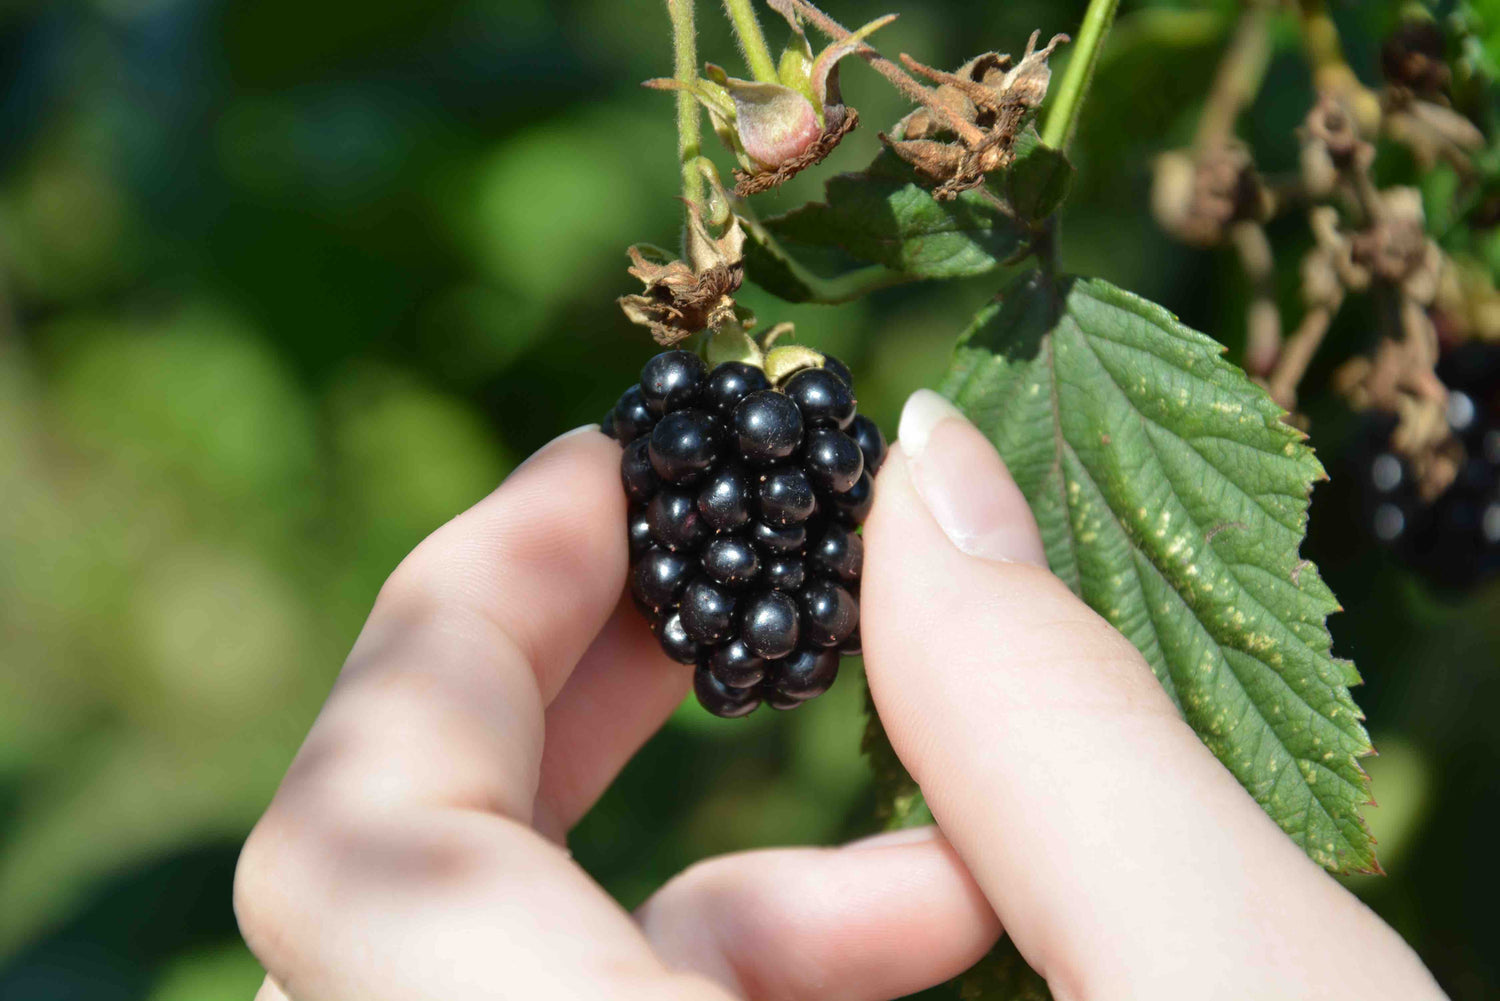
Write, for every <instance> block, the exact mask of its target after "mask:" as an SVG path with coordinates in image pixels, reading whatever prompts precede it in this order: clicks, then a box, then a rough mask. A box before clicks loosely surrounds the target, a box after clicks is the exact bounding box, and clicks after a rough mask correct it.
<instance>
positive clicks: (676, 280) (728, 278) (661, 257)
mask: <svg viewBox="0 0 1500 1001" xmlns="http://www.w3.org/2000/svg"><path fill="white" fill-rule="evenodd" d="M688 236H689V243H690V244H691V246H692V247H693V250H694V253H693V259H694V261H695V262H696V263H697V264H698V268H697V269H696V270H695V269H694V268H693V267H691V266H689V265H688V264H686V263H685V262H683V261H680V260H673V259H669V258H670V255H668V254H666V253H665V252H664V251H661V250H660V249H658V248H655V247H647V246H640V245H638V246H633V247H631V248H629V250H628V251H627V253H629V255H630V261H631V266H630V267H629V268H628V269H627V270H628V271H629V272H630V274H632V275H633V276H635V277H636V278H639V279H640V280H641V282H642V283H643V284H644V285H645V286H646V287H645V291H644V292H642V293H641V294H639V295H625V296H621V297H620V298H619V300H618V301H619V303H620V308H621V309H622V310H624V312H625V315H626V317H628V318H629V319H630V322H632V323H636V324H639V325H641V326H643V327H647V328H649V329H650V331H651V336H652V337H653V338H654V339H655V340H656V343H658V344H660V345H662V346H663V347H671V346H672V345H674V344H676V343H678V342H679V341H682V340H685V339H686V338H688V337H690V336H692V335H693V334H695V333H697V332H698V331H700V330H717V329H718V328H719V327H720V326H722V325H723V324H725V323H726V322H728V321H729V320H731V319H733V318H734V308H735V305H734V293H735V292H736V291H737V290H738V289H739V287H740V283H741V282H743V281H744V279H745V255H744V246H745V232H744V230H742V229H741V228H740V223H739V219H737V218H734V219H732V220H731V221H730V223H729V226H728V228H727V229H726V230H725V231H724V233H723V235H722V236H719V237H717V238H715V237H713V236H711V235H710V234H709V232H708V229H707V227H706V226H705V225H704V223H703V217H702V214H701V213H700V212H699V211H698V208H697V206H695V205H692V204H689V205H688Z"/></svg>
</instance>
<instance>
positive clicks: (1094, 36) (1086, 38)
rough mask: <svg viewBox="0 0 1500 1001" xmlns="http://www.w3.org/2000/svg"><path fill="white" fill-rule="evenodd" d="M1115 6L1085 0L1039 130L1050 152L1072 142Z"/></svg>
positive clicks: (1115, 2)
mask: <svg viewBox="0 0 1500 1001" xmlns="http://www.w3.org/2000/svg"><path fill="white" fill-rule="evenodd" d="M1119 6H1120V0H1089V9H1088V11H1087V12H1085V13H1084V15H1083V27H1082V28H1080V29H1079V30H1078V44H1077V45H1076V46H1075V47H1074V49H1073V54H1072V56H1071V57H1070V58H1069V59H1068V68H1067V70H1066V71H1065V72H1064V74H1063V79H1062V83H1061V84H1060V85H1059V86H1058V88H1057V97H1056V98H1054V99H1053V102H1052V110H1051V111H1050V112H1048V113H1047V125H1046V127H1045V128H1044V129H1043V130H1042V142H1043V143H1045V144H1047V145H1048V146H1051V147H1052V148H1053V149H1059V150H1063V151H1066V150H1067V148H1068V144H1069V143H1071V142H1072V141H1073V133H1074V132H1075V131H1076V130H1077V128H1078V114H1079V112H1080V111H1082V110H1083V98H1084V96H1085V95H1086V94H1087V93H1088V89H1089V83H1090V82H1091V81H1092V80H1093V78H1094V64H1095V63H1097V62H1098V61H1099V52H1100V50H1101V49H1103V48H1104V36H1105V35H1106V34H1108V33H1109V26H1110V25H1111V24H1112V23H1113V22H1114V19H1115V10H1116V8H1118V7H1119Z"/></svg>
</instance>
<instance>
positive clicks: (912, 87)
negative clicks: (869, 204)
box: [785, 0, 984, 144]
mask: <svg viewBox="0 0 1500 1001" xmlns="http://www.w3.org/2000/svg"><path fill="white" fill-rule="evenodd" d="M785 2H786V4H787V5H788V6H789V7H791V8H792V9H793V10H795V11H796V12H797V13H798V14H800V15H802V16H803V17H805V18H807V21H808V23H809V24H811V25H812V26H813V27H814V28H817V29H818V30H819V31H821V32H822V33H823V34H825V35H827V36H828V37H829V38H831V39H833V40H834V41H835V42H842V41H845V40H846V39H848V38H849V36H850V35H852V34H853V32H852V31H850V30H849V29H848V28H846V27H844V26H843V25H842V24H839V23H838V22H837V21H835V20H834V19H833V18H831V17H829V16H828V15H827V14H825V13H823V12H822V11H821V10H819V9H818V8H816V7H814V6H813V5H812V4H810V3H808V2H807V0H785ZM853 52H854V54H855V55H857V56H859V57H860V58H861V59H863V60H864V61H865V62H867V63H869V64H870V68H871V69H873V70H875V72H877V73H879V74H880V75H881V76H883V77H885V78H886V79H887V80H889V81H890V82H891V83H892V84H893V85H894V86H895V88H896V89H897V90H899V91H900V92H901V93H902V94H905V95H906V97H907V99H909V100H911V101H912V102H914V103H916V104H920V105H922V107H924V108H927V109H928V110H930V111H931V112H932V113H933V114H935V115H937V116H938V119H939V120H940V121H941V122H942V123H943V124H944V125H945V126H947V127H948V128H949V129H951V130H952V131H953V132H954V134H956V135H958V136H960V137H961V138H963V139H964V140H965V141H966V142H969V143H971V144H974V143H979V142H982V141H983V140H984V134H983V133H982V132H980V131H979V130H978V129H977V128H975V127H974V126H973V125H972V124H970V123H969V122H966V121H964V120H963V119H962V118H959V117H958V116H957V115H955V114H953V112H952V111H951V110H949V108H948V106H947V105H945V104H943V103H942V102H941V101H938V100H937V99H936V98H934V96H933V93H932V91H931V90H929V89H928V88H926V87H924V86H922V85H921V84H920V83H918V82H917V80H916V79H915V78H914V77H912V75H911V74H909V73H907V72H906V71H905V70H904V69H902V68H901V67H900V66H897V65H896V64H895V63H893V62H891V61H890V60H889V59H887V58H886V57H885V56H883V55H881V54H880V53H879V52H878V51H877V50H876V49H875V47H874V46H872V45H868V44H866V43H864V42H860V43H859V45H858V47H856V48H855V49H854V50H853Z"/></svg>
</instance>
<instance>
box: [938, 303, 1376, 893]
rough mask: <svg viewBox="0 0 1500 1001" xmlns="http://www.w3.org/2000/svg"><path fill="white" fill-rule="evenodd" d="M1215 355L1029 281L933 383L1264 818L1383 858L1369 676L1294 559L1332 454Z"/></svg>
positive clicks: (1314, 852)
mask: <svg viewBox="0 0 1500 1001" xmlns="http://www.w3.org/2000/svg"><path fill="white" fill-rule="evenodd" d="M1222 351H1223V348H1222V347H1221V346H1220V345H1219V344H1218V342H1216V341H1214V340H1213V339H1212V338H1209V337H1207V336H1205V335H1203V334H1200V333H1197V332H1196V331H1193V330H1190V329H1188V328H1187V327H1185V326H1183V325H1182V324H1180V323H1178V322H1177V320H1176V318H1175V317H1173V316H1172V315H1171V314H1170V313H1168V312H1167V311H1166V310H1164V309H1162V308H1161V307H1159V306H1156V305H1153V304H1152V303H1149V302H1146V301H1145V300H1143V299H1140V298H1138V297H1136V296H1133V295H1130V294H1129V293H1127V292H1123V291H1121V290H1119V289H1117V288H1115V287H1113V286H1111V285H1109V284H1108V283H1106V282H1102V281H1098V280H1093V279H1073V278H1069V279H1063V280H1061V281H1059V282H1058V283H1056V284H1053V283H1052V282H1049V281H1048V280H1047V279H1046V278H1044V277H1043V276H1041V275H1040V274H1033V275H1030V276H1028V277H1026V278H1023V279H1021V280H1019V281H1018V282H1017V283H1016V284H1015V285H1013V286H1012V288H1011V289H1010V290H1009V291H1007V292H1006V293H1005V295H1004V296H1003V297H1002V298H1001V300H1000V301H998V302H996V303H994V304H991V305H990V306H987V307H986V308H985V309H984V310H982V311H981V312H980V313H979V315H978V316H977V317H976V318H975V320H974V323H973V325H972V326H971V327H970V328H969V330H968V331H967V332H965V334H964V335H963V337H962V338H961V340H960V343H959V347H958V350H957V352H956V355H955V358H954V363H953V367H952V369H951V370H950V372H949V375H948V378H947V381H946V383H945V385H944V392H945V393H946V394H947V395H948V396H949V397H951V398H952V399H953V400H954V401H955V402H956V403H957V404H958V406H959V407H961V408H962V409H963V410H964V412H965V413H967V414H968V416H969V417H970V418H972V419H973V420H974V422H975V423H976V424H977V425H978V426H979V427H980V429H981V430H983V431H984V433H985V434H986V435H987V436H988V437H989V438H990V439H991V440H992V441H993V442H994V443H995V445H996V447H997V448H998V449H999V450H1000V453H1001V455H1002V456H1004V458H1005V460H1006V463H1007V464H1008V465H1009V467H1010V470H1011V473H1012V474H1013V475H1014V476H1015V479H1016V482H1017V483H1018V484H1019V485H1020V487H1021V490H1022V491H1023V492H1024V493H1025V495H1026V498H1027V500H1028V502H1029V503H1030V504H1031V507H1032V510H1033V512H1034V513H1035V515H1036V519H1037V524H1038V526H1039V527H1040V529H1041V532H1042V538H1043V541H1044V542H1045V544H1046V547H1047V558H1048V561H1049V563H1051V565H1052V569H1053V570H1054V571H1055V572H1056V573H1057V574H1058V575H1059V576H1060V577H1062V579H1063V580H1064V581H1066V582H1067V583H1068V585H1069V586H1070V587H1072V588H1073V590H1074V591H1076V592H1078V594H1080V595H1081V596H1082V597H1083V599H1084V600H1085V601H1087V602H1088V603H1089V605H1090V606H1092V607H1093V608H1094V609H1095V610H1096V611H1098V612H1099V613H1100V614H1101V615H1103V616H1104V617H1105V618H1106V619H1107V620H1109V622H1110V623H1111V624H1112V625H1114V626H1115V627H1116V628H1117V629H1119V630H1120V631H1121V632H1122V633H1124V634H1125V635H1126V636H1128V637H1129V638H1130V639H1131V641H1132V642H1133V643H1135V645H1136V647H1137V648H1138V649H1139V650H1140V651H1141V653H1142V654H1143V655H1144V656H1145V657H1146V659H1147V661H1149V662H1150V664H1151V667H1152V669H1153V670H1154V671H1155V672H1156V675H1157V678H1158V679H1159V680H1160V681H1161V683H1162V685H1163V686H1164V687H1165V688H1166V690H1167V692H1168V693H1169V694H1170V695H1171V696H1172V698H1173V700H1174V701H1175V702H1176V703H1177V705H1178V707H1179V708H1180V709H1181V710H1182V712H1183V715H1184V717H1185V718H1186V719H1187V721H1188V722H1189V723H1191V724H1192V726H1193V728H1194V729H1195V730H1196V731H1197V732H1198V734H1199V736H1200V737H1201V738H1202V739H1203V741H1204V743H1205V744H1207V745H1208V747H1209V748H1210V749H1211V750H1212V751H1213V752H1214V754H1215V755H1217V756H1218V758H1219V760H1220V761H1222V762H1223V763H1224V765H1225V767H1227V768H1228V769H1229V770H1230V771H1231V772H1232V773H1233V774H1234V776H1235V777H1236V778H1237V779H1239V781H1240V782H1241V784H1243V785H1244V786H1245V788H1246V789H1248V790H1249V791H1250V794H1251V795H1252V796H1254V797H1255V799H1256V801H1257V802H1258V803H1260V804H1261V806H1262V807H1263V808H1265V810H1266V812H1267V813H1268V814H1270V815H1271V817H1272V819H1274V820H1275V821H1276V822H1277V823H1278V824H1279V825H1281V828H1282V830H1284V831H1286V833H1287V834H1288V835H1289V836H1290V837H1291V838H1292V839H1293V840H1294V841H1296V842H1297V844H1299V845H1300V846H1301V847H1302V848H1303V850H1305V851H1306V852H1307V854H1308V855H1309V856H1311V857H1312V858H1313V860H1314V861H1316V862H1318V863H1319V864H1320V865H1322V866H1324V867H1326V868H1328V869H1330V870H1333V871H1335V872H1365V871H1378V868H1379V865H1378V863H1377V862H1376V859H1375V853H1374V847H1373V843H1372V841H1371V838H1370V835H1369V831H1368V830H1367V828H1366V827H1365V824H1364V821H1363V819H1362V818H1361V816H1360V807H1361V805H1362V804H1364V803H1366V802H1367V801H1368V800H1369V798H1370V794H1369V788H1368V787H1369V781H1368V779H1367V777H1366V776H1365V773H1364V771H1363V770H1362V769H1361V768H1360V766H1359V762H1358V758H1360V757H1361V756H1363V755H1366V754H1369V753H1370V750H1371V749H1370V741H1369V737H1368V736H1367V735H1366V733H1365V729H1364V726H1363V725H1362V723H1361V720H1362V719H1363V716H1362V714H1361V713H1360V711H1359V708H1358V707H1357V706H1356V705H1355V704H1354V700H1353V698H1352V697H1351V696H1350V694H1349V686H1350V685H1353V684H1357V683H1358V682H1359V675H1358V674H1357V672H1356V671H1355V670H1354V667H1353V665H1352V664H1350V663H1348V662H1347V661H1340V660H1336V659H1334V657H1333V656H1332V655H1331V653H1330V648H1331V646H1332V641H1331V639H1330V637H1329V635H1328V630H1327V627H1326V625H1325V620H1326V618H1327V616H1328V614H1329V613H1331V612H1334V611H1337V610H1338V604H1337V602H1336V601H1335V599H1334V597H1333V594H1332V592H1330V591H1329V590H1328V588H1327V586H1325V585H1324V583H1323V581H1322V579H1321V578H1320V577H1319V576H1318V571H1317V568H1316V567H1314V566H1313V565H1312V564H1311V563H1309V562H1308V561H1306V560H1304V559H1302V558H1301V557H1300V555H1299V553H1298V550H1299V548H1300V546H1301V544H1302V538H1303V534H1304V532H1305V530H1306V523H1307V504H1308V495H1309V493H1310V492H1311V489H1312V485H1313V483H1314V482H1315V481H1317V480H1319V479H1322V478H1323V475H1324V474H1323V468H1322V466H1321V465H1320V464H1319V463H1318V460H1317V459H1316V458H1315V457H1314V456H1313V453H1312V450H1311V449H1310V448H1309V447H1308V446H1307V445H1306V444H1305V443H1304V438H1305V436H1304V435H1303V434H1302V433H1301V432H1299V431H1297V430H1295V429H1293V428H1291V427H1289V426H1288V425H1286V424H1285V423H1283V422H1282V420H1281V418H1282V416H1283V412H1282V410H1281V409H1280V408H1279V407H1277V406H1276V404H1275V403H1273V402H1272V401H1271V399H1270V397H1269V396H1268V395H1266V393H1265V392H1264V391H1262V390H1261V389H1260V388H1258V387H1257V386H1255V385H1254V384H1253V383H1251V382H1250V380H1249V379H1248V378H1246V376H1245V374H1244V373H1243V372H1241V371H1240V370H1239V369H1238V368H1236V367H1234V366H1233V365H1231V364H1229V363H1228V362H1227V361H1225V360H1224V359H1223V358H1222V357H1221V354H1222Z"/></svg>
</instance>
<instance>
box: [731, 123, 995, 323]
mask: <svg viewBox="0 0 1500 1001" xmlns="http://www.w3.org/2000/svg"><path fill="white" fill-rule="evenodd" d="M761 226H763V227H764V230H765V233H767V234H769V235H770V237H771V238H772V239H773V240H774V242H772V241H768V240H766V239H765V238H764V235H763V234H761V233H758V232H757V230H756V228H752V229H751V231H750V236H751V240H750V241H749V242H748V243H747V244H746V247H745V268H746V272H747V273H748V274H749V276H750V278H751V280H752V281H754V282H756V283H757V284H758V285H760V286H761V287H762V288H764V289H766V290H767V291H769V292H772V293H774V294H775V295H778V296H780V297H782V298H783V299H786V300H788V301H789V302H808V301H826V300H827V298H828V297H827V296H826V295H824V294H823V293H822V291H821V289H820V287H819V284H818V283H817V281H816V278H817V277H822V276H814V280H812V281H809V279H808V277H807V276H806V275H802V274H799V273H798V269H796V268H793V267H789V266H788V265H787V263H786V256H787V254H788V252H789V253H790V254H791V255H792V256H793V257H794V258H796V259H801V260H820V261H822V262H826V263H827V264H828V265H830V266H831V267H832V268H834V269H836V270H835V272H834V273H835V275H848V274H850V273H851V271H852V270H853V269H852V268H850V266H849V262H850V261H851V260H852V261H856V262H860V263H863V264H873V265H878V266H879V267H880V268H882V269H884V272H883V274H882V275H881V277H880V278H879V280H878V283H879V284H887V285H889V284H896V283H898V282H909V281H919V280H922V279H927V278H942V279H948V278H968V277H971V276H973V275H980V274H984V273H985V272H988V271H992V270H994V269H995V268H996V267H998V266H999V265H1001V264H1002V263H1004V262H1005V261H1006V260H1007V259H1008V258H1010V257H1011V256H1012V255H1013V254H1015V252H1016V251H1017V250H1019V249H1020V247H1021V241H1022V238H1023V236H1024V232H1023V230H1022V229H1021V227H1019V226H1018V225H1016V223H1015V222H1014V220H1013V219H1011V218H1010V217H1009V216H1008V215H1007V214H1006V211H1005V210H1004V208H1003V207H1002V206H1000V205H998V204H997V203H996V201H995V199H994V197H993V196H991V195H988V194H987V193H985V192H983V191H978V190H975V191H968V192H965V193H963V194H962V195H960V196H959V197H958V198H956V199H954V200H953V201H951V202H939V201H935V200H934V199H933V197H932V196H931V195H930V194H928V193H927V189H926V188H925V187H923V186H922V184H921V183H919V181H918V179H917V176H916V174H915V172H914V171H913V170H912V169H911V167H910V166H908V165H907V164H905V163H903V162H902V161H901V160H900V159H898V158H897V157H896V156H895V155H894V154H893V153H891V152H890V151H889V150H883V151H881V153H880V154H879V155H878V156H876V157H875V160H874V162H872V163H871V164H870V166H869V168H868V169H867V170H865V171H862V172H860V173H852V174H839V175H837V176H835V177H833V178H831V179H829V181H828V183H827V185H826V189H825V194H824V200H823V201H821V202H811V203H809V204H807V205H803V206H802V207H800V208H796V209H793V210H792V211H790V212H787V213H786V214H784V215H780V216H776V217H774V218H771V219H767V220H765V221H764V222H763V223H761ZM777 244H779V245H780V246H779V247H778V246H777ZM824 280H825V281H826V280H834V281H836V280H837V278H836V277H835V278H832V279H828V278H825V279H824Z"/></svg>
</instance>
